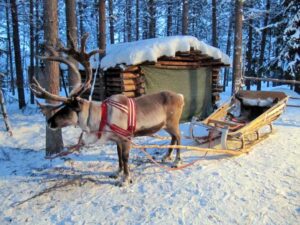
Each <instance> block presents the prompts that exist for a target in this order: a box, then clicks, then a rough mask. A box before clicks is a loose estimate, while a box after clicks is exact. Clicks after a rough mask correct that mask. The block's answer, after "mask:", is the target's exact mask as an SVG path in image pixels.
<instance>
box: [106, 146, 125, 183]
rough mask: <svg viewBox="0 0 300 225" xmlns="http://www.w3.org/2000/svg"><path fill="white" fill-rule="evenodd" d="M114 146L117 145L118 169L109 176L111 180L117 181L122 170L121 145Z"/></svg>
mask: <svg viewBox="0 0 300 225" xmlns="http://www.w3.org/2000/svg"><path fill="white" fill-rule="evenodd" d="M116 144H117V150H118V159H119V169H118V170H117V171H116V172H114V173H113V174H112V175H110V176H109V177H110V178H113V179H117V178H118V177H119V175H120V174H121V173H122V170H123V160H122V144H121V143H118V142H117V143H116Z"/></svg>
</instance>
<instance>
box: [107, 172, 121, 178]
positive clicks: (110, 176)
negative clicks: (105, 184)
mask: <svg viewBox="0 0 300 225" xmlns="http://www.w3.org/2000/svg"><path fill="white" fill-rule="evenodd" d="M120 174H121V171H119V170H118V171H116V172H113V173H112V174H111V175H109V178H112V179H117V178H118V177H119V176H120Z"/></svg>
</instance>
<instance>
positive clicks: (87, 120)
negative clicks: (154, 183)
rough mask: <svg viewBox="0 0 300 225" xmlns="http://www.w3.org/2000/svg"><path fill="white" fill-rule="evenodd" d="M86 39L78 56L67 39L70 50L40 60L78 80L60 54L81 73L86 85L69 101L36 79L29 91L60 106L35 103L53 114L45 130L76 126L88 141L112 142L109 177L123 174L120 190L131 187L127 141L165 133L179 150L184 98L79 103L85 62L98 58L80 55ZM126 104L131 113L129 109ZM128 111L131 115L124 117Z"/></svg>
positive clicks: (53, 52)
mask: <svg viewBox="0 0 300 225" xmlns="http://www.w3.org/2000/svg"><path fill="white" fill-rule="evenodd" d="M87 38H88V34H85V35H84V36H83V37H82V40H81V49H80V50H77V48H76V46H75V44H74V42H73V41H72V38H70V39H71V47H70V48H65V47H63V46H60V47H59V48H57V49H54V48H53V47H48V50H49V52H50V55H47V56H43V57H41V58H42V59H43V60H50V61H57V62H61V63H65V64H67V65H68V66H69V68H70V69H71V70H72V71H73V72H74V73H76V74H77V75H78V76H80V73H79V71H78V69H77V67H76V66H75V65H74V63H72V62H71V61H70V60H68V59H67V58H66V57H65V56H63V55H62V54H65V55H67V56H68V57H72V58H74V59H75V60H76V61H77V62H79V63H80V64H81V65H82V66H83V67H84V69H85V73H86V80H85V82H84V83H83V84H81V83H80V84H78V85H77V86H76V87H75V88H74V89H73V90H72V91H71V93H70V95H69V96H68V97H64V96H59V95H55V94H51V93H49V92H48V91H46V90H45V89H44V88H42V87H41V85H40V84H39V83H38V81H37V80H36V79H35V78H34V79H33V83H32V84H31V89H32V91H33V93H34V94H35V96H36V97H38V98H43V99H48V100H52V101H57V102H60V103H61V104H57V105H56V104H55V105H53V104H52V105H50V104H40V103H39V106H40V108H41V110H42V112H43V113H44V115H49V114H52V116H50V117H48V120H47V124H48V126H49V128H51V129H58V128H62V127H66V126H70V125H78V126H79V127H80V128H81V129H82V130H83V131H84V132H86V133H87V135H89V136H93V137H96V139H100V141H101V142H103V143H105V142H106V141H113V142H115V143H116V145H117V151H118V159H119V168H118V170H117V171H116V173H114V175H113V176H112V177H114V178H117V177H118V176H119V175H120V174H121V173H122V171H123V177H122V179H121V184H125V183H128V182H129V181H130V182H132V181H131V180H130V175H129V169H128V159H129V152H130V149H131V138H132V137H137V136H145V135H150V134H153V133H155V132H157V131H159V130H161V129H165V130H166V131H167V132H168V133H169V134H170V135H171V144H172V145H175V144H178V145H180V139H181V137H180V130H179V121H180V117H181V114H182V109H183V106H184V97H183V95H181V94H177V93H174V92H170V91H161V92H158V93H155V94H149V95H144V96H141V97H137V98H134V99H129V98H127V97H126V96H124V95H121V94H117V95H113V96H111V97H110V98H108V99H106V100H105V101H102V102H98V101H88V100H86V99H83V98H82V97H81V95H82V94H83V93H84V92H86V91H87V90H88V89H89V88H90V86H91V84H90V83H91V80H92V69H91V65H90V62H89V59H90V57H91V56H92V55H94V54H96V53H99V52H100V50H94V51H91V52H90V53H86V52H85V44H86V40H87ZM80 80H81V79H80ZM129 104H131V106H132V107H129ZM130 108H131V112H130V113H129V114H130V115H128V111H129V110H130ZM129 117H131V118H129ZM129 120H130V121H133V122H132V124H129V122H128V121H129ZM129 126H130V129H129ZM114 128H115V129H114ZM118 131H119V132H118ZM172 150H173V149H172V148H170V149H168V151H167V153H166V154H165V155H164V156H163V158H162V161H163V162H165V161H167V160H171V153H172ZM180 161H181V158H180V150H179V149H177V151H176V158H175V161H174V165H175V166H177V165H178V164H179V163H180Z"/></svg>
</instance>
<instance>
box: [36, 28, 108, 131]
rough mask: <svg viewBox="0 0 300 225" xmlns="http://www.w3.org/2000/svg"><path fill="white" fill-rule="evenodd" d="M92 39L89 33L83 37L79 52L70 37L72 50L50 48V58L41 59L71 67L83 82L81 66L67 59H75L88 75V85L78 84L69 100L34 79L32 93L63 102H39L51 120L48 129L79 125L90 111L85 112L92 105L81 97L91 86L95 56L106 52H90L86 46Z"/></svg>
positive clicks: (48, 120)
mask: <svg viewBox="0 0 300 225" xmlns="http://www.w3.org/2000/svg"><path fill="white" fill-rule="evenodd" d="M88 36H89V35H88V33H86V34H84V35H83V37H82V39H81V48H80V50H77V47H76V46H75V42H74V40H73V38H72V37H70V36H69V39H70V45H71V47H70V48H65V47H63V46H62V45H60V46H59V47H58V48H57V49H54V48H53V47H49V46H47V47H46V48H47V50H48V51H49V53H50V55H48V56H43V57H40V58H41V59H42V60H49V61H56V62H60V63H64V64H67V65H68V66H69V69H71V70H72V71H73V72H74V73H75V74H76V75H77V76H78V77H79V79H78V80H81V74H80V72H79V70H78V68H77V66H76V65H75V64H74V63H73V62H71V61H70V60H68V58H67V57H72V58H73V59H75V60H76V61H77V62H79V63H80V64H81V65H82V66H83V67H84V69H85V74H86V79H85V82H84V84H82V83H81V82H80V83H79V84H77V85H76V86H75V87H74V89H73V90H72V91H71V93H70V95H69V96H68V97H64V96H59V95H55V94H52V93H50V92H48V91H46V90H45V89H44V88H43V87H41V85H40V84H39V82H38V81H37V80H36V78H35V77H34V78H33V82H32V84H31V90H32V91H33V93H34V95H35V96H36V97H38V98H42V99H47V100H51V101H56V102H60V104H40V103H39V102H37V103H38V105H39V107H40V108H41V110H42V112H43V114H44V115H45V116H46V118H47V124H48V126H49V127H50V128H52V129H58V128H62V127H66V126H69V125H76V124H78V123H79V121H80V117H81V116H84V115H82V114H83V113H85V112H86V110H84V109H85V108H87V107H88V105H89V102H88V101H87V100H84V99H83V98H81V97H80V96H81V95H82V94H83V93H84V92H86V91H87V90H88V89H89V88H90V86H91V80H92V68H91V65H90V62H89V60H90V58H91V56H93V55H94V54H96V53H103V50H100V49H96V50H93V51H91V52H89V53H86V51H85V50H86V47H85V45H86V41H87V38H88Z"/></svg>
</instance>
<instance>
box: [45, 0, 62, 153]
mask: <svg viewBox="0 0 300 225" xmlns="http://www.w3.org/2000/svg"><path fill="white" fill-rule="evenodd" d="M44 32H45V35H44V38H45V44H46V45H49V46H55V45H56V44H57V35H58V24H57V0H44ZM45 75H46V80H47V82H46V83H47V87H46V90H47V91H49V92H51V93H53V94H59V67H58V63H57V62H49V61H45ZM47 102H48V103H53V102H51V101H49V100H47ZM62 149H63V139H62V133H61V129H58V130H55V131H53V130H51V129H50V128H48V127H47V128H46V155H52V154H55V153H59V152H61V150H62Z"/></svg>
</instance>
